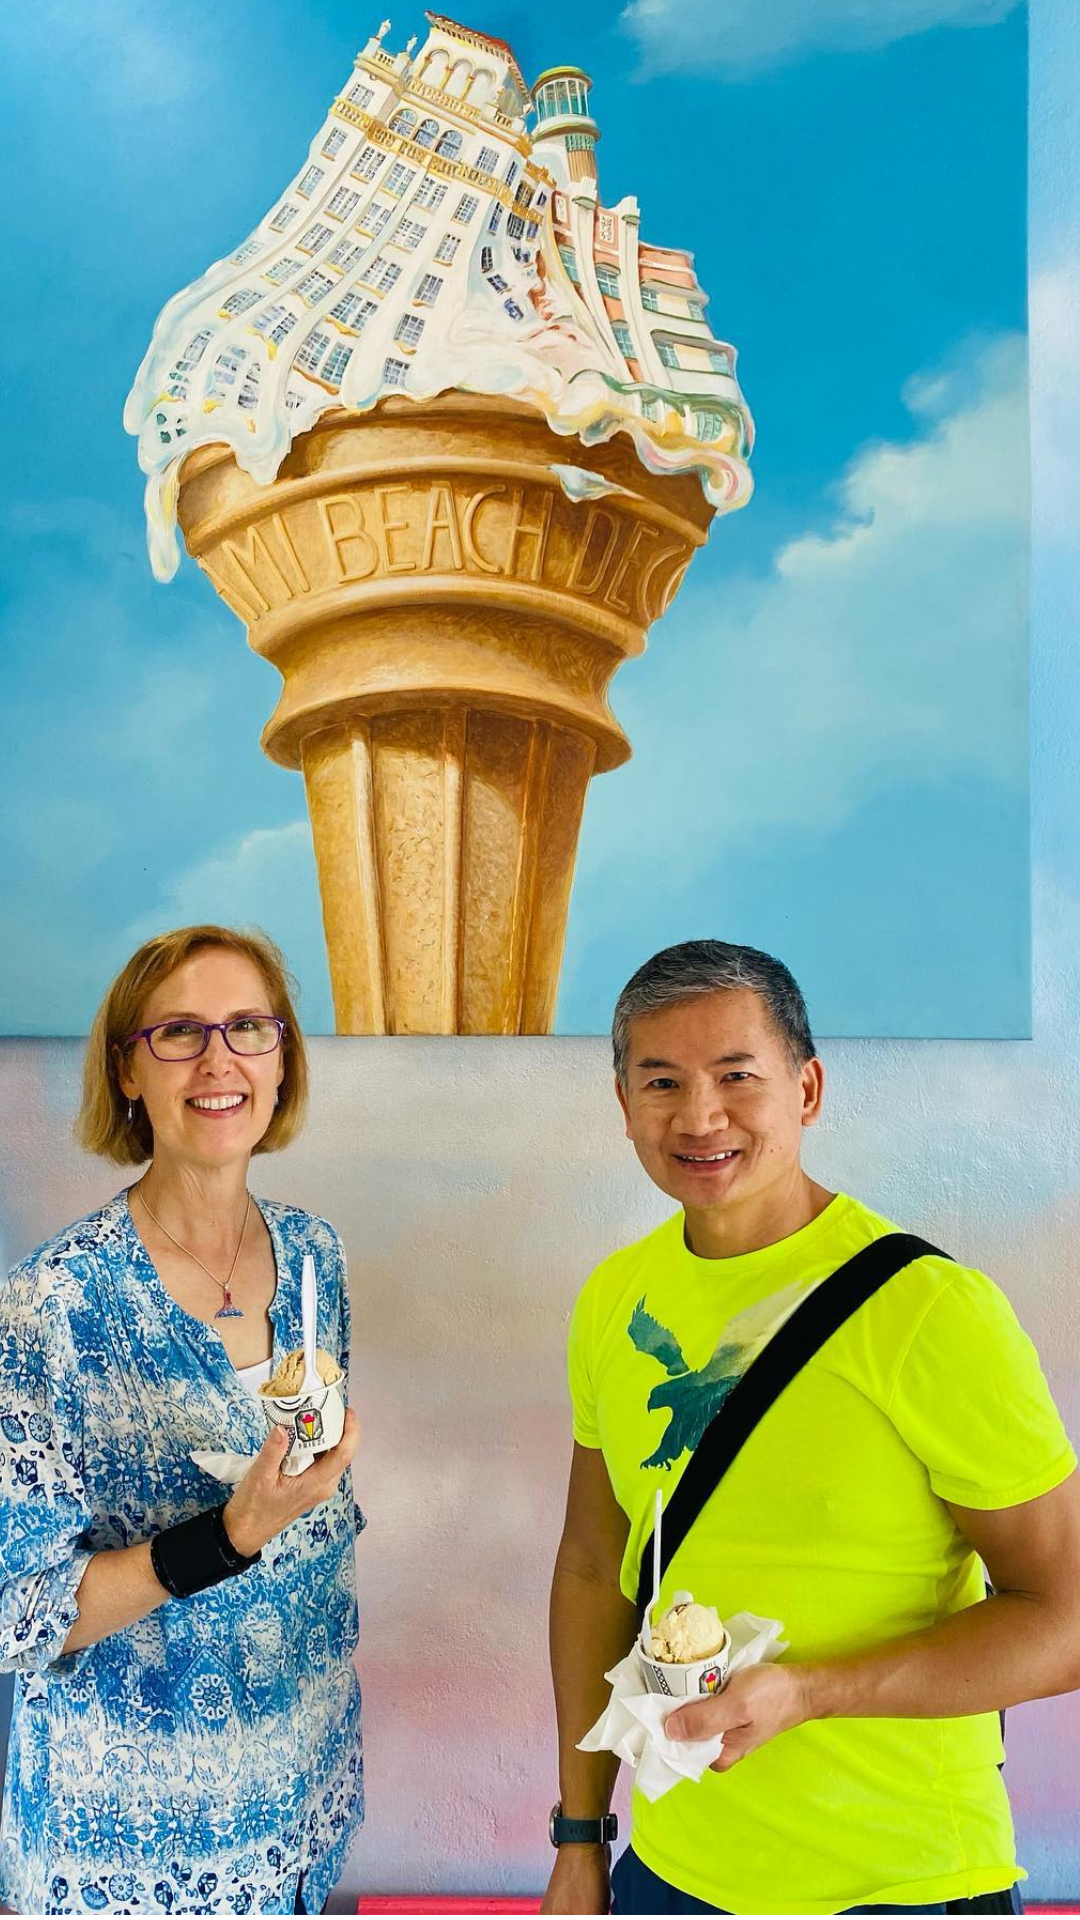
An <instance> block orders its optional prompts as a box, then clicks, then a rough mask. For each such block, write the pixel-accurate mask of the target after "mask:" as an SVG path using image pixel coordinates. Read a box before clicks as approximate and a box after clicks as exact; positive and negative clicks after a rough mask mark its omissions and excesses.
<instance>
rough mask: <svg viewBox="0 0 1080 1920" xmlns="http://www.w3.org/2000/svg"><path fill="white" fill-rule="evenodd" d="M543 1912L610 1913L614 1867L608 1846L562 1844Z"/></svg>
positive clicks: (548, 1887)
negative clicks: (611, 1864) (610, 1859)
mask: <svg viewBox="0 0 1080 1920" xmlns="http://www.w3.org/2000/svg"><path fill="white" fill-rule="evenodd" d="M540 1911H541V1913H610V1912H611V1867H610V1861H609V1855H608V1850H607V1848H606V1847H601V1846H596V1847H579V1846H565V1847H560V1848H559V1851H558V1854H557V1856H556V1860H555V1865H554V1867H553V1868H552V1870H551V1879H550V1880H549V1881H548V1884H547V1892H546V1893H545V1895H544V1897H543V1899H542V1901H541V1902H540Z"/></svg>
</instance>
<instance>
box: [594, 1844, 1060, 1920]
mask: <svg viewBox="0 0 1080 1920" xmlns="http://www.w3.org/2000/svg"><path fill="white" fill-rule="evenodd" d="M611 1911H612V1913H724V1912H726V1908H724V1907H710V1905H709V1903H708V1901H707V1900H699V1899H697V1897H696V1896H695V1895H694V1894H692V1893H680V1891H679V1889H678V1887H671V1886H669V1885H668V1883H667V1881H666V1880H661V1878H660V1876H659V1874H657V1873H654V1872H653V1871H652V1868H651V1867H647V1866H646V1865H645V1862H644V1861H643V1860H639V1859H638V1857H637V1854H636V1853H635V1852H634V1851H633V1849H632V1848H631V1847H627V1849H626V1852H625V1853H624V1854H623V1856H622V1858H621V1859H620V1860H617V1861H616V1863H615V1871H614V1872H613V1874H612V1876H611ZM845 1911H846V1912H847V1913H1023V1911H1024V1908H1023V1905H1022V1902H1021V1899H1020V1893H1019V1890H1018V1888H1016V1887H1010V1888H1008V1889H1007V1890H1006V1891H1005V1892H1004V1893H984V1894H980V1895H979V1897H978V1898H977V1899H975V1900H950V1901H949V1904H948V1906H946V1905H945V1903H944V1901H942V1902H941V1904H940V1905H938V1906H932V1907H847V1908H846V1909H845Z"/></svg>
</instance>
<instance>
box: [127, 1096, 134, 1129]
mask: <svg viewBox="0 0 1080 1920" xmlns="http://www.w3.org/2000/svg"><path fill="white" fill-rule="evenodd" d="M134 1118H135V1109H134V1107H133V1106H132V1104H131V1101H130V1100H129V1101H128V1126H129V1127H130V1125H131V1123H132V1121H133V1120H134Z"/></svg>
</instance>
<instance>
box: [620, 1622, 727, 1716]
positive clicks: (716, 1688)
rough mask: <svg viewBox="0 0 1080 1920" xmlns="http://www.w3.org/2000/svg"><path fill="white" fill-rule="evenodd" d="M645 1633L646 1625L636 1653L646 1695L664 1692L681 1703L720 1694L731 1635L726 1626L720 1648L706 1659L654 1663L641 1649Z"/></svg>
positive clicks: (644, 1645)
mask: <svg viewBox="0 0 1080 1920" xmlns="http://www.w3.org/2000/svg"><path fill="white" fill-rule="evenodd" d="M648 1631H649V1628H648V1624H647V1623H646V1626H645V1628H644V1630H643V1633H642V1637H641V1640H640V1641H639V1643H638V1652H639V1654H640V1655H641V1665H642V1669H643V1671H644V1674H645V1685H646V1687H647V1688H648V1690H649V1692H650V1693H666V1694H669V1695H670V1697H671V1699H673V1700H685V1699H687V1698H696V1697H697V1696H698V1695H699V1694H702V1693H719V1692H720V1689H721V1687H722V1686H724V1684H725V1683H726V1681H727V1677H728V1669H729V1667H730V1665H731V1635H730V1634H729V1632H728V1630H727V1628H726V1627H725V1628H724V1638H723V1641H722V1643H721V1645H720V1647H719V1648H718V1650H717V1652H716V1653H710V1655H709V1657H708V1659H707V1660H679V1661H672V1660H654V1659H653V1658H652V1655H651V1654H649V1653H647V1652H646V1650H645V1648H646V1642H645V1634H647V1633H648Z"/></svg>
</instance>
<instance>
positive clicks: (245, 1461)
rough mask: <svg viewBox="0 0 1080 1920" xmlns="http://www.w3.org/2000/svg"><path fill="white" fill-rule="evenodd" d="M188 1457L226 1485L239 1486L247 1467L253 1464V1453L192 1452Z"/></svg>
mask: <svg viewBox="0 0 1080 1920" xmlns="http://www.w3.org/2000/svg"><path fill="white" fill-rule="evenodd" d="M188 1457H189V1459H191V1460H194V1462H195V1465H196V1466H197V1467H201V1468H202V1470H203V1472H204V1473H208V1474H210V1475H211V1476H212V1478H213V1479H215V1480H220V1481H221V1482H222V1484H223V1486H226V1487H236V1486H239V1484H240V1482H241V1480H242V1479H243V1477H244V1475H245V1473H246V1472H247V1470H248V1468H249V1467H250V1466H253V1465H254V1464H255V1455H254V1454H253V1453H252V1454H247V1453H192V1454H189V1456H188Z"/></svg>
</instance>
